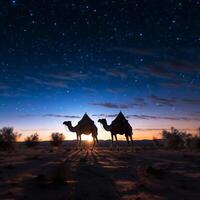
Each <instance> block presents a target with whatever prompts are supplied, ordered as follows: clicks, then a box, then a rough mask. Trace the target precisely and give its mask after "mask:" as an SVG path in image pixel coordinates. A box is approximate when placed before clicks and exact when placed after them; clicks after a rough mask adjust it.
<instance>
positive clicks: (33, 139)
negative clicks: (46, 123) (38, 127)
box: [25, 133, 39, 147]
mask: <svg viewBox="0 0 200 200" xmlns="http://www.w3.org/2000/svg"><path fill="white" fill-rule="evenodd" d="M25 144H26V146H27V147H34V146H37V145H38V144H39V135H38V134H37V133H35V134H32V135H30V136H28V137H27V138H26V139H25Z"/></svg>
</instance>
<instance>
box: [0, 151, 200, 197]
mask: <svg viewBox="0 0 200 200" xmlns="http://www.w3.org/2000/svg"><path fill="white" fill-rule="evenodd" d="M0 199H1V200H3V199H24V200H25V199H27V200H29V199H37V200H38V199H45V200H46V199H50V200H51V199H58V200H59V199H60V200H61V199H79V200H86V199H91V200H98V199H131V200H132V199H137V200H140V199H148V200H149V199H153V200H157V199H176V200H179V199H181V200H183V199H185V200H186V199H200V154H198V153H194V152H193V153H191V152H176V151H164V150H150V149H146V150H144V149H136V150H134V151H132V150H131V149H127V148H124V147H123V148H121V149H120V150H119V151H118V150H116V149H115V150H112V151H111V150H110V149H109V148H106V147H98V148H96V149H95V150H94V151H91V150H90V149H87V148H84V149H83V150H76V149H73V148H68V149H67V148H62V149H57V150H54V151H52V150H50V148H49V147H38V148H36V149H26V148H24V149H18V150H16V151H15V152H13V153H2V152H1V153H0Z"/></svg>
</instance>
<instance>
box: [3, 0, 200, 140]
mask: <svg viewBox="0 0 200 200" xmlns="http://www.w3.org/2000/svg"><path fill="white" fill-rule="evenodd" d="M199 19H200V1H197V0H187V1H186V0H185V1H181V0H162V1H160V0H138V1H137V0H123V1H122V0H101V1H100V0H99V1H92V0H91V1H89V0H81V1H78V0H77V1H75V0H74V1H72V0H40V1H33V0H32V1H31V0H30V1H28V0H1V2H0V30H1V31H0V113H1V114H0V127H2V126H4V125H9V126H14V127H15V128H16V129H17V130H18V131H19V132H22V133H24V134H30V133H33V132H36V131H38V133H40V135H41V136H42V137H43V138H47V137H48V135H49V134H50V133H51V132H53V131H54V132H55V131H62V132H65V133H66V131H65V129H64V127H63V125H62V122H63V121H64V120H72V121H73V125H75V124H76V122H77V121H78V120H79V119H80V117H81V116H82V115H83V114H84V113H85V112H87V113H88V114H89V115H90V116H91V117H92V119H93V120H94V121H95V123H96V124H98V122H97V120H98V118H104V117H106V118H107V119H108V121H109V122H110V121H111V120H113V117H114V116H115V115H116V114H117V113H118V112H119V111H120V110H122V112H123V113H124V114H125V115H126V116H127V117H128V119H129V121H130V123H131V125H132V126H133V129H136V130H135V138H136V139H137V138H151V137H152V134H153V133H156V131H159V130H160V129H162V128H169V127H170V126H175V127H177V128H181V129H194V130H196V129H197V128H198V127H199V126H200V124H199V119H200V23H199ZM98 128H99V137H100V139H101V138H103V139H107V138H109V137H110V135H109V134H108V133H105V131H104V130H103V129H102V127H101V126H100V125H98ZM73 136H75V135H74V134H73V133H72V134H71V133H68V136H67V139H72V138H73Z"/></svg>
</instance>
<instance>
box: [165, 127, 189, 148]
mask: <svg viewBox="0 0 200 200" xmlns="http://www.w3.org/2000/svg"><path fill="white" fill-rule="evenodd" d="M161 134H162V139H163V140H164V146H165V147H166V148H169V149H182V148H184V147H185V142H186V140H187V139H188V138H189V137H191V134H187V133H186V132H181V131H179V130H178V129H175V128H174V127H171V132H170V131H167V130H163V131H162V133H161Z"/></svg>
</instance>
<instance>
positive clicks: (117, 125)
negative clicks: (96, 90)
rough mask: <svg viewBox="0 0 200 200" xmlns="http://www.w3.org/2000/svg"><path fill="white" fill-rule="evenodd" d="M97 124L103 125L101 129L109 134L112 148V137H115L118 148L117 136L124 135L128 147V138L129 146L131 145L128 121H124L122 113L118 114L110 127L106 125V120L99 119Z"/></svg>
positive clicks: (130, 128) (130, 131)
mask: <svg viewBox="0 0 200 200" xmlns="http://www.w3.org/2000/svg"><path fill="white" fill-rule="evenodd" d="M98 122H100V123H101V124H102V125H103V127H104V129H105V130H106V131H110V132H111V139H112V146H113V139H114V137H115V140H116V142H117V146H118V140H117V134H120V135H125V137H126V141H127V144H128V145H129V138H130V140H131V144H132V145H133V138H132V135H133V132H132V127H131V125H130V124H129V122H128V120H126V118H125V117H124V115H123V114H122V112H120V113H119V114H118V116H117V117H116V119H115V120H113V121H112V123H111V124H110V125H108V124H107V121H106V119H99V120H98Z"/></svg>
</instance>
